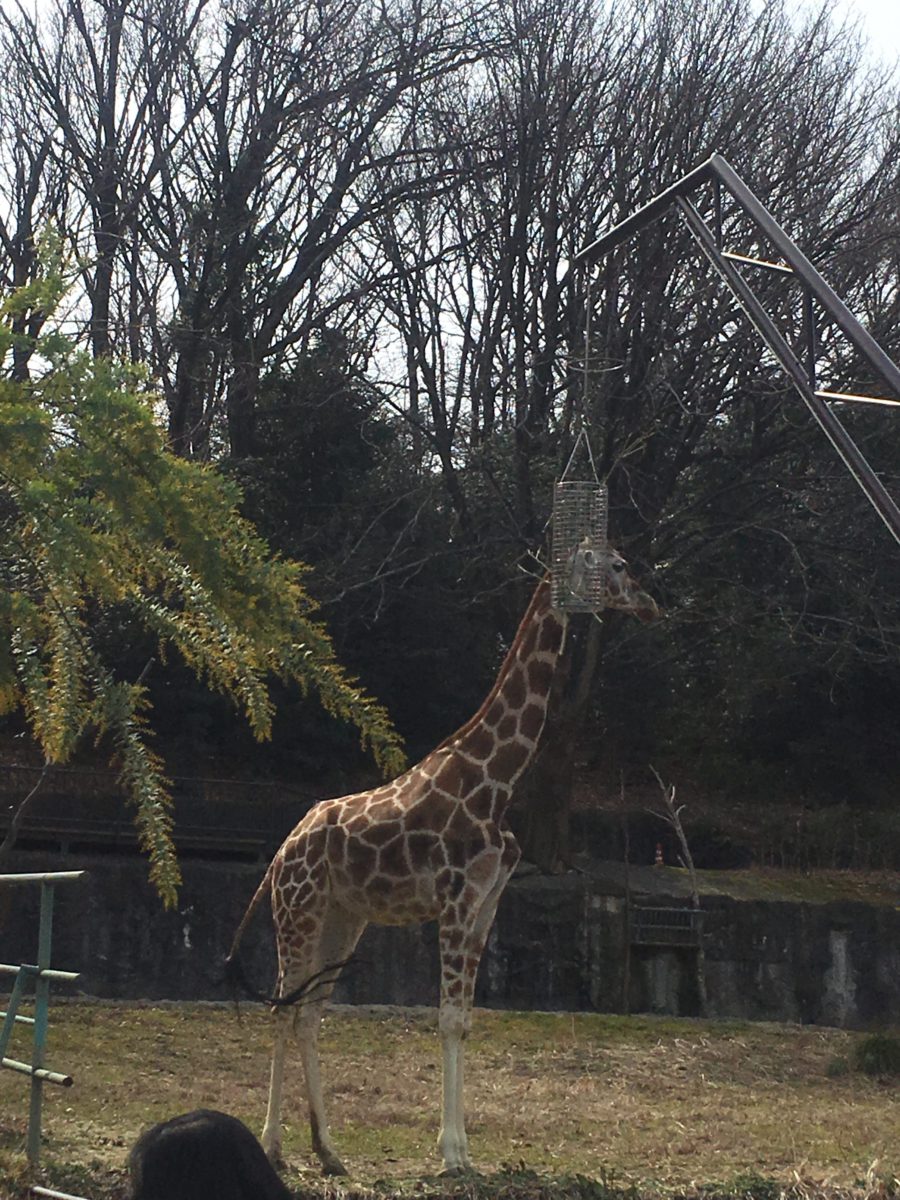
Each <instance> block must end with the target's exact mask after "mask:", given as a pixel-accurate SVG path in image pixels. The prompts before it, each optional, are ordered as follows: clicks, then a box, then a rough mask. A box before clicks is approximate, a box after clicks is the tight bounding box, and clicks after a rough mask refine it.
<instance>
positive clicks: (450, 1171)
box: [438, 1166, 468, 1179]
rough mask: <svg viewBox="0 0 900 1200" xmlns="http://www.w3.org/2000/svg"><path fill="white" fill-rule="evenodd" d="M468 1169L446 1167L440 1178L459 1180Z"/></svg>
mask: <svg viewBox="0 0 900 1200" xmlns="http://www.w3.org/2000/svg"><path fill="white" fill-rule="evenodd" d="M467 1169H468V1168H466V1167H463V1166H456V1167H444V1169H443V1171H441V1173H440V1175H439V1176H438V1178H439V1179H459V1177H460V1175H465V1173H466V1171H467Z"/></svg>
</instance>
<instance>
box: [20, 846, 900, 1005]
mask: <svg viewBox="0 0 900 1200" xmlns="http://www.w3.org/2000/svg"><path fill="white" fill-rule="evenodd" d="M182 865H183V870H184V886H183V888H182V892H181V900H180V904H179V908H178V911H177V912H169V913H167V912H164V911H163V909H162V907H161V905H160V903H159V901H158V899H157V898H156V895H155V893H154V892H153V891H152V889H151V888H150V887H149V885H148V884H147V882H146V868H145V866H144V864H143V863H142V862H141V861H140V860H138V859H136V858H129V857H123V858H115V857H112V856H102V857H97V858H95V859H93V860H79V861H78V862H77V863H75V862H73V860H72V859H71V858H53V857H51V856H48V855H46V854H41V855H36V854H31V853H24V852H23V853H21V854H18V855H16V856H14V858H13V861H12V862H11V863H10V864H9V865H7V866H6V868H5V869H6V870H8V871H29V870H53V869H57V870H62V869H65V870H71V869H73V867H74V866H84V867H86V868H87V869H88V870H89V871H90V875H89V876H88V878H87V879H85V880H82V881H80V882H77V883H68V884H63V885H60V886H59V887H58V888H57V906H56V919H55V927H54V939H53V941H54V951H53V965H54V966H56V967H59V968H62V969H64V970H81V971H82V973H83V974H82V979H81V981H80V983H79V985H77V986H78V989H79V990H81V991H83V992H85V993H87V994H89V995H95V996H103V997H122V998H146V999H175V1000H177V999H222V998H227V997H228V995H229V993H228V991H227V989H226V988H225V986H224V984H223V981H222V966H221V964H222V960H223V958H224V956H225V954H226V953H227V951H228V948H229V945H230V942H231V938H232V935H233V932H234V929H235V928H236V926H237V924H238V922H239V920H240V918H241V916H242V914H243V911H244V909H245V907H246V905H247V903H248V901H249V899H250V897H251V896H252V894H253V892H254V890H255V888H256V886H257V884H258V882H259V880H260V878H261V876H262V868H261V867H259V866H246V865H243V864H229V863H200V862H190V861H188V862H185V863H183V864H182ZM10 891H12V894H11V897H10V898H11V901H12V903H11V905H10V907H9V910H8V911H7V912H6V916H5V919H3V912H4V909H5V908H6V901H5V898H4V894H3V893H9V892H10ZM37 902H38V889H37V888H35V887H33V886H29V887H17V888H15V889H12V890H11V889H7V888H4V889H0V961H3V962H20V961H34V956H35V949H36V941H37ZM654 903H660V900H659V898H657V899H656V900H655V901H654ZM704 909H705V913H706V916H705V935H704V946H705V957H706V974H705V978H706V987H707V994H708V1001H709V1014H710V1015H711V1016H722V1017H747V1018H750V1019H754V1020H757V1019H759V1020H763V1019H764V1020H787V1021H799V1022H812V1023H819V1024H828V1025H840V1026H847V1027H855V1028H862V1027H866V1026H870V1025H873V1024H878V1023H879V1022H882V1021H886V1020H888V1021H891V1020H892V1021H896V1020H897V1019H898V1014H900V911H898V910H897V909H892V908H890V907H875V906H869V905H863V904H819V905H811V904H799V903H798V904H793V903H783V902H782V903H764V902H757V901H753V902H749V901H734V900H729V899H726V898H724V897H715V898H712V899H708V900H705V901H704ZM626 941H627V937H626V921H625V905H624V900H623V899H622V897H621V896H615V895H609V894H604V892H602V891H601V890H600V888H599V885H598V884H597V883H595V882H593V881H592V880H591V879H589V878H587V877H586V876H582V875H570V876H564V877H560V878H544V877H531V878H523V879H517V880H514V881H513V882H512V883H511V884H510V886H509V888H508V889H507V891H506V894H505V895H504V897H503V900H502V902H501V905H500V909H499V911H498V915H497V921H496V923H495V926H494V929H493V930H492V932H491V936H490V940H489V943H488V947H487V951H486V953H485V957H484V960H483V962H482V967H481V972H480V975H479V981H478V988H477V993H476V1002H477V1003H478V1004H482V1005H487V1006H497V1007H509V1008H520V1009H572V1010H579V1009H595V1010H599V1011H609V1012H619V1011H623V1007H624V987H625V976H626V957H627V958H628V967H627V973H628V976H629V987H628V991H629V997H628V1001H629V1004H628V1007H629V1010H630V1011H632V1012H638V1011H654V1012H662V1013H672V1014H680V1015H695V1014H696V1013H697V1011H698V998H697V985H696V957H695V954H694V952H693V951H691V950H681V949H659V948H654V947H645V946H634V947H631V949H630V955H628V956H626ZM242 959H243V961H244V963H245V966H246V969H247V973H248V974H249V975H250V976H251V978H252V979H254V980H255V981H257V982H258V984H259V986H260V988H265V989H268V988H271V986H272V983H273V980H274V974H275V960H274V950H273V938H272V933H271V925H270V920H269V917H268V911H267V909H264V910H263V912H262V913H261V915H260V916H259V917H258V918H257V920H256V921H255V923H254V925H253V927H252V929H251V930H250V932H249V933H248V934H247V936H246V937H245V939H244V942H243V946H242ZM438 969H439V968H438V956H437V948H436V937H435V930H434V927H433V926H429V925H426V926H422V927H421V928H414V929H408V930H402V929H383V928H370V929H369V930H368V931H367V932H366V934H365V935H364V936H363V939H362V941H361V942H360V946H359V949H358V951H357V955H356V958H355V961H354V964H353V965H352V966H351V968H350V969H348V971H347V972H346V973H345V975H344V977H343V978H342V980H341V982H340V984H339V987H338V990H337V992H336V995H335V999H337V1000H341V1001H344V1002H349V1003H374V1004H435V1003H436V1002H437V997H438Z"/></svg>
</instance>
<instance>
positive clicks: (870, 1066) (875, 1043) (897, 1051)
mask: <svg viewBox="0 0 900 1200" xmlns="http://www.w3.org/2000/svg"><path fill="white" fill-rule="evenodd" d="M853 1062H854V1064H855V1066H856V1069H857V1070H858V1071H862V1072H863V1074H864V1075H900V1038H897V1037H891V1036H890V1034H886V1033H873V1034H870V1035H869V1036H868V1037H864V1038H863V1039H862V1041H860V1042H857V1044H856V1046H855V1047H854V1050H853Z"/></svg>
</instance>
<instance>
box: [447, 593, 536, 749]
mask: <svg viewBox="0 0 900 1200" xmlns="http://www.w3.org/2000/svg"><path fill="white" fill-rule="evenodd" d="M549 591H550V576H549V575H545V576H544V578H543V579H542V580H541V581H540V583H539V584H538V585H537V587H536V588H535V589H534V595H533V596H532V597H531V602H530V603H529V605H528V608H527V609H526V610H525V615H524V616H523V617H522V620H521V621H520V622H519V628H518V629H517V630H516V635H515V637H514V638H513V640H512V643H511V645H510V647H509V649H508V650H507V652H506V655H505V657H504V659H503V663H502V665H501V667H500V670H499V671H498V672H497V678H496V679H495V680H494V685H493V687H492V688H491V690H490V691H489V692H488V694H487V695H486V696H485V698H484V700H483V701H482V703H481V707H480V708H479V709H478V711H477V712H475V713H473V714H472V716H471V717H469V719H468V721H466V722H465V723H464V724H462V725H460V727H459V729H457V730H455V731H454V732H453V733H451V734H450V736H449V737H445V738H444V740H443V741H442V742H441V743H440V744H439V745H437V746H435V748H434V750H432V752H431V753H432V754H436V753H437V752H438V751H439V750H444V749H445V748H446V747H447V746H449V745H450V743H451V742H455V741H456V740H457V738H461V737H463V736H464V735H465V734H467V733H469V731H470V730H472V729H474V728H475V726H476V725H477V724H478V723H479V721H481V719H482V718H483V717H484V714H485V713H486V712H487V710H488V709H489V708H490V706H491V703H492V701H493V700H494V698H495V696H496V695H497V693H498V692H499V691H500V687H501V685H502V684H503V681H504V679H505V678H506V676H507V673H508V671H509V668H510V666H511V665H512V662H513V659H514V658H515V656H516V651H517V650H518V649H519V646H520V645H521V644H522V639H523V638H524V636H525V630H526V629H527V628H528V626H529V625H530V624H531V620H532V617H533V616H534V614H535V613H536V612H537V610H538V608H539V606H540V604H541V602H542V601H543V599H544V597H545V595H548V594H549ZM428 757H431V756H430V755H429V756H428Z"/></svg>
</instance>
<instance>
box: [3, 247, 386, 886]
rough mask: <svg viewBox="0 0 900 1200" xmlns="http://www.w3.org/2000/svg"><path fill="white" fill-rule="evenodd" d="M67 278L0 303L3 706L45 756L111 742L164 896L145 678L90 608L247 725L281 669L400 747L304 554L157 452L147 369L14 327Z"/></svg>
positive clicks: (226, 484)
mask: <svg viewBox="0 0 900 1200" xmlns="http://www.w3.org/2000/svg"><path fill="white" fill-rule="evenodd" d="M63 291H64V289H63V285H62V282H61V275H60V273H59V272H58V271H55V270H51V271H48V272H47V273H46V274H45V275H44V276H43V277H42V278H41V279H40V280H39V281H38V282H36V283H35V284H33V285H31V286H29V287H28V288H26V289H22V290H19V291H18V292H16V293H14V294H13V295H12V297H11V298H9V299H7V300H6V301H5V302H4V303H3V304H2V306H0V368H2V376H0V521H2V524H3V533H4V537H3V539H2V545H0V711H3V712H7V713H9V712H11V711H13V710H15V709H18V708H21V709H22V710H24V713H25V715H26V718H27V721H28V725H29V727H30V730H31V732H32V733H33V735H34V737H35V739H36V741H37V742H38V744H39V746H40V748H41V750H42V752H43V754H44V756H45V759H46V761H47V762H48V763H51V764H58V763H64V762H66V761H67V760H68V759H69V758H70V756H71V755H72V753H73V751H74V750H75V748H76V746H77V745H78V744H79V743H80V742H81V741H82V739H83V738H84V737H85V736H86V735H87V734H88V733H89V732H92V733H94V734H95V735H96V736H97V737H98V738H101V739H103V740H104V744H109V745H110V746H111V747H112V753H113V757H114V759H115V761H116V764H117V768H118V770H119V773H120V778H121V782H122V785H123V788H124V790H125V792H126V794H127V795H128V798H129V800H130V802H131V803H132V804H133V806H134V808H135V820H136V824H137V828H138V831H139V836H140V842H141V846H142V848H143V849H144V850H145V851H146V853H147V854H148V856H149V859H150V873H151V878H152V880H153V882H154V884H155V885H156V887H157V889H158V890H159V893H160V895H161V896H162V898H163V900H164V901H165V903H166V904H167V905H171V904H173V903H174V901H175V897H176V889H177V886H178V883H179V874H178V867H177V864H176V861H175V854H174V848H173V845H172V839H171V830H172V811H171V801H170V797H169V793H168V788H167V782H166V779H165V775H164V770H163V764H162V762H161V759H160V757H159V756H158V754H157V753H156V752H155V751H154V750H153V748H152V746H151V743H150V739H149V736H148V733H149V730H148V717H149V712H148V708H149V704H148V694H147V689H146V685H145V683H144V681H143V679H142V678H140V677H139V678H138V679H137V680H133V681H126V680H124V679H122V678H119V677H118V675H117V672H116V667H115V664H113V663H111V662H109V661H106V659H105V658H104V655H103V652H102V648H101V644H100V642H99V640H98V638H97V637H96V628H97V626H98V624H99V622H100V621H101V619H103V618H107V617H109V616H110V614H117V615H122V616H127V617H128V618H129V619H131V620H134V621H136V622H138V623H139V625H140V627H141V628H142V629H143V630H145V631H148V632H150V633H151V634H152V635H153V637H154V638H155V640H156V641H157V643H158V647H159V654H160V656H161V657H162V658H165V656H166V655H168V654H171V653H175V654H176V655H178V656H180V657H181V658H182V659H183V660H184V662H185V663H186V664H187V665H188V666H189V667H190V668H191V669H192V671H193V672H194V673H195V674H196V675H197V676H198V677H199V678H201V679H203V680H204V681H205V682H206V684H207V685H208V686H210V687H211V688H213V689H215V690H217V691H220V692H223V693H225V694H226V695H227V696H229V697H230V698H231V699H232V700H233V701H234V702H235V704H237V705H238V706H239V707H240V708H241V709H242V710H243V712H244V714H245V716H246V719H247V721H248V722H249V725H250V727H251V729H252V731H253V733H254V734H255V736H256V737H257V738H259V739H264V738H266V737H268V736H269V733H270V729H271V721H272V715H273V706H272V699H271V693H270V682H271V680H272V679H273V677H279V678H281V679H282V680H286V681H293V682H296V683H298V684H299V685H300V686H301V688H303V689H304V691H305V690H309V689H312V690H314V691H315V693H316V694H317V695H318V698H319V700H320V701H321V703H322V705H323V706H324V708H325V709H326V710H327V711H328V712H329V713H330V714H332V715H333V716H335V717H338V718H340V719H343V720H345V721H348V722H350V723H352V724H353V725H355V726H356V727H357V729H358V730H359V733H360V736H361V739H362V741H363V743H364V744H365V745H367V746H368V747H369V748H370V749H371V751H372V753H373V754H374V757H375V759H376V761H377V762H378V764H379V766H380V767H381V768H382V769H383V770H384V771H385V772H386V773H393V772H396V771H397V770H399V769H400V768H401V767H402V761H403V759H402V754H401V751H400V746H399V739H398V737H397V735H396V733H395V732H394V729H393V727H392V725H391V723H390V721H389V719H388V716H387V713H386V712H385V710H384V709H383V708H382V707H381V706H380V705H378V704H377V703H375V702H374V701H373V700H372V699H370V698H369V697H368V696H367V695H366V694H365V693H364V692H363V691H362V690H361V689H360V688H359V687H357V686H356V684H355V682H354V681H353V680H352V679H351V678H350V677H348V675H347V673H346V672H345V671H344V670H343V668H342V667H341V666H340V664H339V663H338V662H337V661H336V658H335V655H334V651H333V648H332V645H331V642H330V640H329V637H328V635H327V634H326V632H325V630H324V629H323V627H322V625H321V624H320V623H319V622H318V621H317V620H316V619H315V604H314V602H313V601H312V599H311V598H310V596H309V594H308V593H307V591H306V590H305V588H304V585H303V572H304V568H303V566H302V565H300V564H298V563H296V562H293V561H291V560H289V559H286V558H281V557H278V556H275V555H273V554H272V553H271V552H270V550H269V548H268V546H267V544H266V543H265V542H264V541H263V540H262V539H261V538H260V536H259V535H258V533H257V532H256V530H255V529H254V527H253V526H252V525H251V524H250V523H249V522H248V521H247V520H246V519H245V518H244V517H242V516H241V515H240V513H239V504H240V499H241V497H240V492H239V489H238V488H237V486H236V485H235V484H234V482H233V481H229V480H227V479H226V478H225V477H224V476H223V475H222V474H221V473H218V472H216V471H215V470H213V469H211V468H209V467H204V466H202V465H200V464H198V463H194V462H188V461H185V460H184V459H181V458H178V457H176V456H174V455H173V454H171V453H169V451H168V450H167V449H166V446H165V443H164V438H163V435H162V432H161V429H160V420H159V416H160V405H159V401H158V398H157V397H156V395H155V394H154V392H153V390H152V389H151V388H150V386H149V385H148V383H147V380H146V379H145V378H144V377H143V375H142V374H141V373H140V372H139V371H137V370H136V369H135V368H133V367H129V366H125V365H122V364H121V363H118V362H116V361H114V360H113V359H111V358H108V357H102V356H101V357H97V358H92V357H91V356H89V355H87V354H85V353H82V352H78V351H76V350H75V349H74V348H73V346H72V345H71V344H70V343H69V342H68V341H67V340H66V339H65V338H64V337H62V336H61V335H60V334H59V333H55V332H50V333H46V334H44V335H42V336H41V337H40V338H38V339H36V340H34V341H33V342H30V343H29V342H27V341H25V340H24V338H25V335H23V334H22V333H20V332H16V330H21V329H22V328H23V327H27V322H23V321H22V320H21V317H22V315H23V314H24V313H26V312H31V311H37V310H41V311H43V312H45V313H51V312H53V311H54V310H55V309H56V307H57V306H58V304H59V301H60V300H61V298H62V295H63ZM45 327H46V326H45ZM23 353H24V357H25V358H26V359H27V363H28V369H27V370H26V371H24V372H23V371H22V369H21V363H22V360H23ZM14 360H15V362H16V363H17V364H18V365H17V369H16V370H15V371H13V369H12V364H13V362H14Z"/></svg>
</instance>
